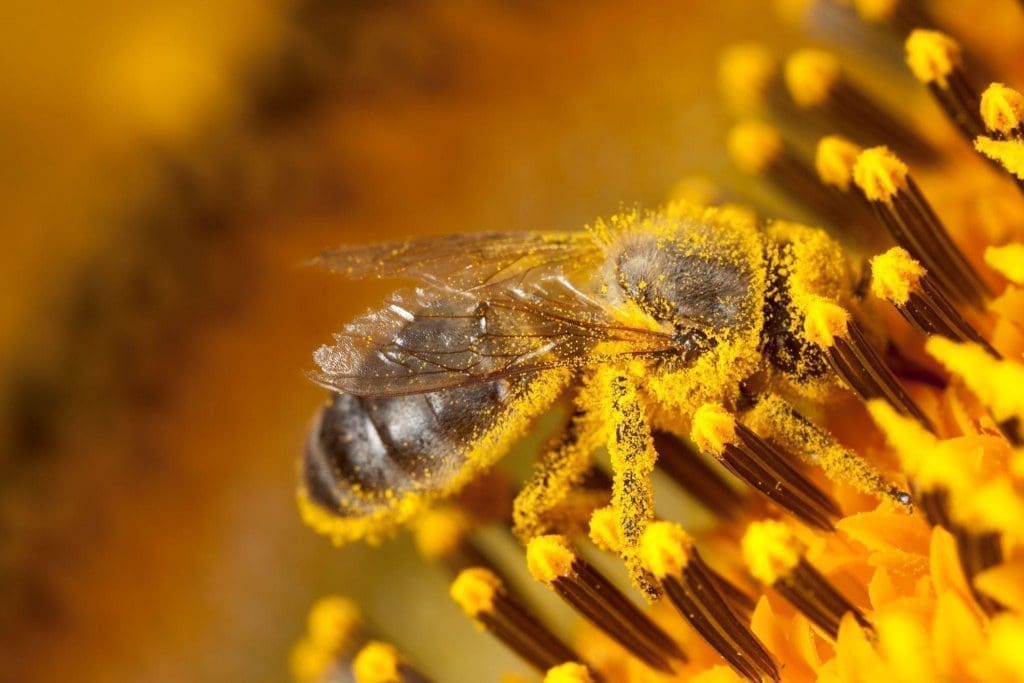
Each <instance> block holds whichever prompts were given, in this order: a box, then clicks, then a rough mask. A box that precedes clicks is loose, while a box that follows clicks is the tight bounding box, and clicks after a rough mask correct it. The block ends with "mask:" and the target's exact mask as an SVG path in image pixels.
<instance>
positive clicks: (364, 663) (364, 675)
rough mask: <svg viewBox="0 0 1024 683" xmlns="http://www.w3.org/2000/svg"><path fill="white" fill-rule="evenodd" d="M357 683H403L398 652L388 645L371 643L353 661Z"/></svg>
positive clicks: (376, 642) (353, 672) (377, 642)
mask: <svg viewBox="0 0 1024 683" xmlns="http://www.w3.org/2000/svg"><path fill="white" fill-rule="evenodd" d="M352 674H353V675H354V676H355V679H356V683H401V681H402V674H401V672H400V671H399V658H398V652H397V651H396V650H395V648H394V647H392V646H391V645H388V644H387V643H382V642H379V641H376V640H375V641H371V642H369V643H367V644H366V645H365V646H364V647H363V649H361V650H360V651H359V653H358V654H356V657H355V659H354V660H353V661H352Z"/></svg>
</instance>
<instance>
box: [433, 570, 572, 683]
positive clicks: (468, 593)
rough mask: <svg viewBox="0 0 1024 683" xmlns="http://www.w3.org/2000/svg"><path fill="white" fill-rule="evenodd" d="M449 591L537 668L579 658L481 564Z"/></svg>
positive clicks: (472, 615) (465, 572) (473, 616)
mask: <svg viewBox="0 0 1024 683" xmlns="http://www.w3.org/2000/svg"><path fill="white" fill-rule="evenodd" d="M449 594H450V595H451V597H452V599H453V600H455V602H456V603H458V605H459V606H460V607H461V608H462V611H463V612H465V613H466V615H467V616H469V617H470V618H471V619H473V620H474V621H476V622H477V623H478V624H480V625H481V626H482V627H483V628H485V629H486V630H487V631H489V632H490V633H491V634H492V635H493V636H494V637H496V638H497V639H498V640H500V641H501V642H503V643H504V644H505V645H506V646H507V647H508V648H509V649H510V650H512V651H513V652H515V653H516V654H517V655H519V656H520V657H522V658H523V660H525V661H526V662H528V663H529V664H530V665H532V666H533V667H534V668H536V669H537V670H538V671H547V670H548V669H550V668H552V667H554V666H557V665H559V664H562V663H564V662H575V661H580V660H579V657H577V656H576V654H575V653H574V652H573V651H572V650H571V649H570V648H569V646H567V645H566V644H565V643H563V642H562V641H561V640H559V639H558V637H556V636H555V635H554V634H553V633H551V631H549V630H548V629H547V628H546V627H545V626H544V624H542V623H541V621H540V620H539V619H538V618H537V617H536V616H534V615H533V613H532V612H530V611H529V610H528V609H527V608H526V606H525V605H523V604H522V603H520V602H519V601H518V600H517V599H516V598H514V597H513V596H511V595H510V594H509V593H508V591H507V590H506V589H505V585H504V584H503V583H502V581H501V579H499V578H498V576H497V575H496V574H495V573H494V572H492V571H491V570H489V569H486V568H484V567H470V568H469V569H464V570H462V572H460V573H459V575H458V576H457V577H456V578H455V581H453V582H452V585H451V588H450V590H449Z"/></svg>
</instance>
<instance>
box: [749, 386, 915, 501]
mask: <svg viewBox="0 0 1024 683" xmlns="http://www.w3.org/2000/svg"><path fill="white" fill-rule="evenodd" d="M741 420H742V422H743V423H744V424H745V425H746V426H747V427H749V428H750V429H751V430H752V431H754V432H756V433H758V434H759V435H761V436H762V437H764V438H767V439H770V440H771V441H773V442H775V443H777V444H778V445H780V446H782V447H783V448H785V449H786V450H788V451H789V452H791V453H794V454H796V455H797V457H799V458H800V459H801V460H802V461H803V462H804V463H806V464H808V465H814V466H818V467H820V468H821V469H822V470H824V471H825V474H826V475H827V476H828V477H829V479H831V480H832V481H835V482H837V483H841V484H846V485H848V486H851V487H852V488H854V489H857V490H858V491H861V492H863V493H867V494H870V495H873V496H876V497H879V498H883V497H884V498H889V499H891V500H893V501H895V502H897V503H899V504H900V505H908V504H909V503H910V494H909V493H908V492H907V491H905V490H903V489H901V488H900V487H898V486H897V485H896V484H894V483H892V482H891V481H889V480H887V479H886V478H885V477H884V476H883V475H882V473H881V472H879V471H878V469H877V468H875V466H874V465H872V464H871V463H870V462H868V461H867V460H865V459H864V458H863V457H861V456H860V455H858V454H857V453H856V452H854V451H853V450H851V449H849V448H846V447H845V446H843V445H842V444H840V443H839V442H838V441H837V440H836V439H835V437H834V436H832V434H830V433H829V432H828V431H827V430H825V429H824V428H822V427H819V426H818V425H816V424H814V423H813V422H811V421H810V420H809V419H807V418H806V417H804V416H803V415H802V414H800V413H799V412H798V411H797V410H796V408H794V407H793V406H792V405H791V404H790V403H789V402H787V401H786V400H785V399H783V398H781V397H780V396H778V395H776V394H771V393H765V394H761V395H760V396H758V397H757V402H756V403H755V405H754V406H753V407H752V408H751V409H750V410H748V411H747V412H746V413H744V414H743V416H742V418H741Z"/></svg>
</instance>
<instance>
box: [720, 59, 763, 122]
mask: <svg viewBox="0 0 1024 683" xmlns="http://www.w3.org/2000/svg"><path fill="white" fill-rule="evenodd" d="M777 73H778V64H777V63H776V60H775V57H774V56H773V55H772V53H771V52H770V51H769V50H768V49H767V48H766V47H764V46H763V45H760V44H758V43H742V44H739V45H733V46H732V47H730V48H729V49H727V50H726V51H725V52H724V53H723V54H722V58H721V60H720V61H719V63H718V87H719V89H720V90H721V92H722V95H723V97H724V98H725V100H726V101H727V102H728V103H729V106H730V107H731V108H732V110H733V111H734V112H736V113H738V114H752V113H754V112H757V111H759V110H761V109H763V108H764V99H765V93H766V92H767V90H768V88H769V87H770V86H771V83H772V81H773V80H774V79H775V77H776V74H777Z"/></svg>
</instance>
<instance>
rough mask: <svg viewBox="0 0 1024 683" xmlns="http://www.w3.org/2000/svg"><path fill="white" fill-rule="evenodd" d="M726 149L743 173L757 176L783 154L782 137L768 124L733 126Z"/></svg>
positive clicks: (755, 122) (754, 123)
mask: <svg viewBox="0 0 1024 683" xmlns="http://www.w3.org/2000/svg"><path fill="white" fill-rule="evenodd" d="M726 147H727V148H728V150H729V156H730V157H731V158H732V160H733V163H735V164H736V166H737V167H739V169H740V170H741V171H743V172H745V173H749V174H751V175H757V174H759V173H762V172H763V171H764V170H765V169H766V168H768V166H769V165H770V164H771V163H772V162H773V161H775V160H776V159H778V158H779V155H781V154H782V136H780V135H779V131H777V130H776V129H775V128H773V127H772V126H769V125H768V124H767V123H762V122H760V121H747V122H745V123H739V124H737V125H735V126H733V128H732V130H731V131H729V137H728V139H727V140H726Z"/></svg>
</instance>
